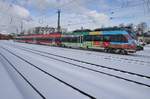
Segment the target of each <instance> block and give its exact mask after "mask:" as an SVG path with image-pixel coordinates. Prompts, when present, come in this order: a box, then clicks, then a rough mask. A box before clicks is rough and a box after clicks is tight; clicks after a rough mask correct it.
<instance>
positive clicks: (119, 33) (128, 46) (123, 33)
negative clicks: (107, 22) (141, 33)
mask: <svg viewBox="0 0 150 99" xmlns="http://www.w3.org/2000/svg"><path fill="white" fill-rule="evenodd" d="M15 41H18V42H25V43H35V44H46V45H53V46H61V47H70V48H83V49H103V50H104V51H105V52H112V53H120V54H128V53H135V52H136V51H137V50H139V49H138V45H137V43H136V36H135V34H134V33H132V32H130V31H128V30H126V29H111V28H109V29H99V30H95V31H74V32H71V33H59V32H58V33H50V34H32V35H31V34H30V35H23V36H16V37H15Z"/></svg>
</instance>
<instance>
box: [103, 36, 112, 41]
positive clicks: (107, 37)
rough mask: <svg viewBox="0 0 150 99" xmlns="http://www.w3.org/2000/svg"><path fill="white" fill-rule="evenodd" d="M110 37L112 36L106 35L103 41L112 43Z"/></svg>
mask: <svg viewBox="0 0 150 99" xmlns="http://www.w3.org/2000/svg"><path fill="white" fill-rule="evenodd" d="M110 36H111V35H104V36H103V41H105V42H106V41H107V42H109V41H110Z"/></svg>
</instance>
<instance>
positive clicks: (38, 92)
mask: <svg viewBox="0 0 150 99" xmlns="http://www.w3.org/2000/svg"><path fill="white" fill-rule="evenodd" d="M0 55H1V56H2V57H3V58H4V59H5V60H6V61H7V62H8V63H9V65H10V66H11V67H12V68H13V69H14V70H15V71H16V72H17V73H18V74H19V75H20V76H21V77H22V78H23V79H24V80H25V81H26V82H27V83H28V84H29V85H30V87H32V88H33V90H35V92H37V94H38V95H39V96H40V97H41V98H42V99H46V97H45V96H44V95H43V94H42V93H41V92H40V91H39V90H38V89H37V88H36V87H35V86H34V85H33V84H32V83H31V82H30V81H29V80H28V79H27V78H26V77H25V76H24V75H23V74H22V73H21V72H20V71H19V70H18V69H17V68H16V67H15V66H14V65H13V63H11V62H10V61H9V60H8V59H7V58H6V57H5V56H4V55H3V54H2V53H0Z"/></svg>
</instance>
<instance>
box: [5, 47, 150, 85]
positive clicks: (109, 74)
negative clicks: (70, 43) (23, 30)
mask: <svg viewBox="0 0 150 99" xmlns="http://www.w3.org/2000/svg"><path fill="white" fill-rule="evenodd" d="M15 48H18V49H21V50H24V51H27V52H30V53H34V54H37V55H40V56H44V57H47V58H50V59H54V60H57V61H61V62H64V63H68V64H70V65H72V66H76V67H80V68H83V69H87V70H90V71H93V72H97V73H101V74H104V75H107V76H111V77H115V78H118V79H122V80H125V81H128V82H132V83H135V84H138V85H142V86H146V87H150V85H149V84H145V83H142V82H139V81H136V80H132V79H128V78H125V77H121V76H118V75H114V74H112V73H107V72H103V71H99V70H96V69H92V68H88V67H84V66H82V65H78V64H74V63H72V62H69V61H66V60H62V59H58V58H55V57H52V56H56V57H60V58H64V59H67V60H73V61H76V62H80V63H84V64H88V65H92V66H96V67H101V68H106V69H109V70H113V71H116V72H121V73H124V74H129V75H130V76H131V75H132V76H138V77H141V78H142V79H148V80H150V77H149V76H146V75H142V74H138V73H133V72H129V71H124V70H119V69H116V68H111V67H107V66H102V65H98V64H93V63H89V62H85V61H81V60H77V59H73V58H68V57H65V56H60V55H56V54H52V53H47V52H43V51H39V50H33V49H30V48H26V47H20V46H15ZM4 49H5V50H7V51H8V52H10V53H12V54H13V55H15V56H17V57H20V56H18V55H16V54H14V53H13V52H11V51H9V50H8V49H6V48H4ZM38 52H40V53H38ZM42 53H44V54H47V55H51V56H47V55H44V54H42ZM20 58H21V57H20ZM25 61H26V60H25Z"/></svg>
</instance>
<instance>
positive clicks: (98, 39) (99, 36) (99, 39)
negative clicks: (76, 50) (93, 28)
mask: <svg viewBox="0 0 150 99" xmlns="http://www.w3.org/2000/svg"><path fill="white" fill-rule="evenodd" d="M92 39H93V41H103V36H102V35H93V36H92Z"/></svg>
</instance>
